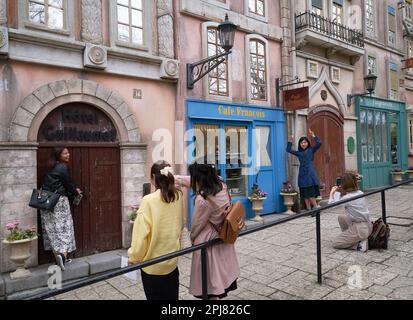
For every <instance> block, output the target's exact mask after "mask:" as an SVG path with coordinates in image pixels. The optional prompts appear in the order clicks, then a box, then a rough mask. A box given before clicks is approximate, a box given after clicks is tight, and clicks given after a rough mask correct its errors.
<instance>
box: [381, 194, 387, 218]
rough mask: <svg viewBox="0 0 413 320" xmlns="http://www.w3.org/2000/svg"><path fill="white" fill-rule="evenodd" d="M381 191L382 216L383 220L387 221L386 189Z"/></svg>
mask: <svg viewBox="0 0 413 320" xmlns="http://www.w3.org/2000/svg"><path fill="white" fill-rule="evenodd" d="M380 193H381V217H382V219H383V222H384V223H387V221H386V194H385V191H384V190H382V191H381V192H380Z"/></svg>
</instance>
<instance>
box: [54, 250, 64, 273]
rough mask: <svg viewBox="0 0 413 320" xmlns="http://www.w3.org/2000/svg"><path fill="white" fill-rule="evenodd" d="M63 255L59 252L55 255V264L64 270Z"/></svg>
mask: <svg viewBox="0 0 413 320" xmlns="http://www.w3.org/2000/svg"><path fill="white" fill-rule="evenodd" d="M65 260H66V259H65V256H64V255H63V254H61V253H59V254H58V255H57V256H56V262H57V265H58V266H59V267H60V269H62V271H65V269H66V268H65Z"/></svg>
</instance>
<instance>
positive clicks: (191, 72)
mask: <svg viewBox="0 0 413 320" xmlns="http://www.w3.org/2000/svg"><path fill="white" fill-rule="evenodd" d="M230 53H231V50H229V51H226V52H223V53H220V54H217V55H215V56H212V57H209V58H206V59H203V60H201V61H198V62H195V63H187V65H186V75H187V77H186V78H187V84H186V87H187V88H188V89H193V88H194V83H195V82H197V81H199V80H201V79H202V78H203V77H204V76H205V75H206V74H208V73H210V72H211V71H212V70H213V69H215V68H216V67H218V66H219V65H220V64H221V63H223V62H224V61H225V57H226V56H228V55H229V54H230Z"/></svg>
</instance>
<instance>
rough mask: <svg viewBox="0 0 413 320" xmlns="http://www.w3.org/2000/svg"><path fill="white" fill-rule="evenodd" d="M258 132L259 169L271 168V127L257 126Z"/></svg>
mask: <svg viewBox="0 0 413 320" xmlns="http://www.w3.org/2000/svg"><path fill="white" fill-rule="evenodd" d="M255 129H256V130H257V140H258V141H257V144H258V152H257V167H268V166H271V127H269V126H256V127H255Z"/></svg>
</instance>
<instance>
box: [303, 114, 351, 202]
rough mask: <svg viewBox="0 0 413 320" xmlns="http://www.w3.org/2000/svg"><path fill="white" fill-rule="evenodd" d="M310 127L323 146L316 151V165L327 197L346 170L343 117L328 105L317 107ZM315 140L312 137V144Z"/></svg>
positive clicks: (323, 194)
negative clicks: (330, 109)
mask: <svg viewBox="0 0 413 320" xmlns="http://www.w3.org/2000/svg"><path fill="white" fill-rule="evenodd" d="M308 127H309V128H310V129H311V130H313V131H314V133H316V134H317V135H318V136H319V137H320V139H321V141H322V146H321V148H320V149H319V150H318V151H317V152H316V154H315V157H314V165H315V167H316V171H317V174H318V177H319V178H320V183H321V184H324V185H325V188H324V190H321V195H322V196H323V198H324V197H327V196H328V195H329V192H330V190H331V188H332V187H333V186H334V185H335V184H336V178H337V177H338V176H339V175H341V174H342V173H343V172H344V168H345V165H344V137H343V118H342V116H341V114H339V113H338V111H336V110H335V109H334V110H332V112H330V111H328V110H326V107H325V106H323V107H320V108H319V109H318V108H316V109H314V110H313V111H312V112H310V113H309V119H308ZM314 144H315V141H314V139H312V141H311V145H314Z"/></svg>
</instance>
